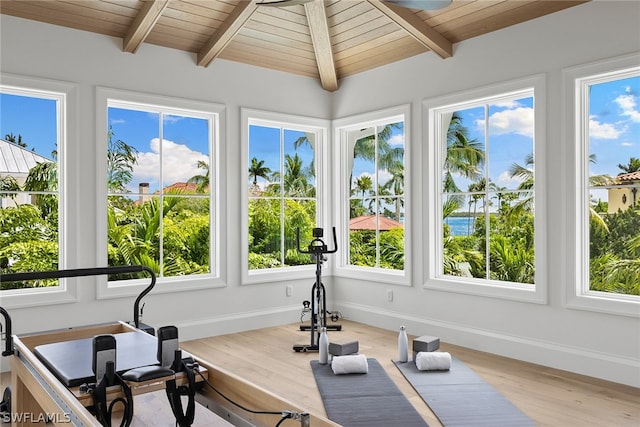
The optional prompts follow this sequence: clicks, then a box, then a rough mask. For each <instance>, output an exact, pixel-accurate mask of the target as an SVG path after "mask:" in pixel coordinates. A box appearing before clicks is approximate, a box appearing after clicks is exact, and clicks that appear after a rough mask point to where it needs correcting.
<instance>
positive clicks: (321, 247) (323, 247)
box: [293, 227, 342, 352]
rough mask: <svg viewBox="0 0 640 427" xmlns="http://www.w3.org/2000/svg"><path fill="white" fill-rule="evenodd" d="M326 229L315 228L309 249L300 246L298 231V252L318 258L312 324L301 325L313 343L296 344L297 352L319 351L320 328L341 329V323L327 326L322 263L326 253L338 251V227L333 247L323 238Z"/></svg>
mask: <svg viewBox="0 0 640 427" xmlns="http://www.w3.org/2000/svg"><path fill="white" fill-rule="evenodd" d="M323 234H324V231H323V229H322V228H314V229H313V237H314V238H313V240H312V241H311V242H310V243H309V247H308V248H307V250H303V249H301V248H300V229H298V230H297V231H296V246H297V249H298V252H300V253H303V254H310V255H311V257H312V258H314V257H315V260H316V281H315V283H314V284H313V287H312V288H311V324H310V326H309V327H308V328H307V327H305V326H300V330H303V331H304V330H307V329H308V330H309V331H310V333H311V343H310V344H308V345H305V344H296V345H294V346H293V350H294V351H296V352H301V351H302V352H308V351H318V348H319V347H318V340H319V337H320V330H321V328H323V327H326V328H327V330H334V331H340V330H342V326H341V325H330V326H327V309H326V307H327V296H326V293H325V288H324V284H323V283H322V263H323V262H324V261H326V257H325V255H327V254H333V253H336V252H337V251H338V238H337V237H336V228H335V227H333V249H328V247H327V244H326V243H325V242H324V241H323V240H322V237H323Z"/></svg>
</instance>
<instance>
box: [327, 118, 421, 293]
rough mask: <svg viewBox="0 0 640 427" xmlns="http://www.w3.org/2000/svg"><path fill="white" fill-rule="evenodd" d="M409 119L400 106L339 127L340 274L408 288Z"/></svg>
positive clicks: (346, 122) (343, 120) (351, 119)
mask: <svg viewBox="0 0 640 427" xmlns="http://www.w3.org/2000/svg"><path fill="white" fill-rule="evenodd" d="M408 115H409V108H408V107H398V108H393V109H389V110H384V111H379V112H375V113H371V114H367V115H362V116H358V117H351V118H347V119H342V120H339V121H337V122H336V141H337V142H339V150H338V153H337V155H338V156H339V159H338V161H337V162H336V164H337V165H340V180H339V182H338V186H339V191H338V192H337V194H339V195H340V203H339V206H338V207H339V212H338V218H340V229H341V230H342V233H341V245H340V247H341V248H343V249H342V251H339V252H340V253H339V256H340V260H341V261H340V265H339V266H338V274H340V275H344V276H351V277H359V278H363V277H366V278H367V279H370V280H378V281H385V282H387V283H398V284H408V283H409V277H408V274H407V273H406V272H407V271H410V270H409V268H408V262H407V261H408V260H407V259H406V258H405V255H406V252H405V248H406V247H408V242H407V238H406V237H407V235H408V233H407V218H406V215H405V213H406V212H408V210H407V206H406V201H407V200H408V197H406V195H407V180H406V179H405V177H407V176H408V171H407V167H406V166H407V162H406V159H407V158H408V157H407V144H406V141H407V139H408V136H407V133H408V132H407V117H408Z"/></svg>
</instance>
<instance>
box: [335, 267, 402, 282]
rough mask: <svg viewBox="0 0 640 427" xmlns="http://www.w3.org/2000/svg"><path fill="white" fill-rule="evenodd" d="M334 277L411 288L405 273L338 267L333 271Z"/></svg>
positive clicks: (381, 269)
mask: <svg viewBox="0 0 640 427" xmlns="http://www.w3.org/2000/svg"><path fill="white" fill-rule="evenodd" d="M335 275H336V277H345V278H349V279H358V280H365V281H369V282H379V283H385V284H390V285H400V286H411V278H410V277H409V275H408V274H407V273H406V271H398V270H387V269H384V268H372V267H357V266H349V267H339V268H336V270H335Z"/></svg>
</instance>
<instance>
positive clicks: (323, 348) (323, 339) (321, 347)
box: [318, 326, 329, 365]
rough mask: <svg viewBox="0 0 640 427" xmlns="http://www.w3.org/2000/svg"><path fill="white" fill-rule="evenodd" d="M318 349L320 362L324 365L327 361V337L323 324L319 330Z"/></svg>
mask: <svg viewBox="0 0 640 427" xmlns="http://www.w3.org/2000/svg"><path fill="white" fill-rule="evenodd" d="M318 351H319V352H320V364H321V365H326V364H327V363H328V362H329V337H328V336H327V328H326V327H324V326H323V327H322V329H321V332H320V340H319V341H318Z"/></svg>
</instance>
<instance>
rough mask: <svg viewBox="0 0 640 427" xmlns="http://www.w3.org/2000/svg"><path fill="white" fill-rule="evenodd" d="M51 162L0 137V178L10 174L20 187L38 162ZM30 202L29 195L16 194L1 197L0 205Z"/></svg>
mask: <svg viewBox="0 0 640 427" xmlns="http://www.w3.org/2000/svg"><path fill="white" fill-rule="evenodd" d="M48 162H51V160H50V159H47V158H46V157H44V156H41V155H39V154H37V153H34V152H33V151H29V150H27V149H26V148H24V147H20V146H19V145H16V144H13V143H11V142H9V141H7V140H5V139H0V178H5V177H7V176H12V177H13V178H14V179H15V180H16V181H17V182H18V185H19V186H20V188H22V187H23V186H24V183H25V181H26V179H27V175H29V170H30V169H31V168H32V167H34V166H35V165H37V164H38V163H48ZM25 203H31V196H29V195H27V194H18V195H16V196H15V197H13V198H12V197H1V198H0V207H2V208H6V207H10V206H16V205H20V204H25Z"/></svg>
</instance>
